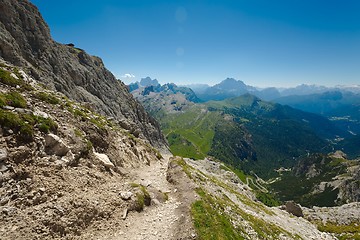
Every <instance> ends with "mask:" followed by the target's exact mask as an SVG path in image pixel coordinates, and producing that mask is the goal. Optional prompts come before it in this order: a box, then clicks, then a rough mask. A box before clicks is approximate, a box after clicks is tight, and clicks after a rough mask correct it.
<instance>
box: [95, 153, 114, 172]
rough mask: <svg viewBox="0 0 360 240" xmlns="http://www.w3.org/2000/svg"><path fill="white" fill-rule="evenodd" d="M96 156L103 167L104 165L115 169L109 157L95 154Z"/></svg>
mask: <svg viewBox="0 0 360 240" xmlns="http://www.w3.org/2000/svg"><path fill="white" fill-rule="evenodd" d="M94 155H95V157H96V159H97V160H98V161H100V163H101V164H102V165H104V167H107V168H110V169H112V168H115V165H114V164H113V163H112V162H111V161H110V159H109V157H108V156H107V155H106V154H103V153H97V152H95V153H94Z"/></svg>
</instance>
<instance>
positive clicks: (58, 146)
mask: <svg viewBox="0 0 360 240" xmlns="http://www.w3.org/2000/svg"><path fill="white" fill-rule="evenodd" d="M69 150H70V149H69V147H68V146H66V144H65V143H64V142H63V141H62V140H61V138H60V137H58V136H57V135H55V134H52V133H50V134H48V135H46V136H45V152H46V153H47V154H49V155H56V156H60V157H62V156H65V155H66V154H67V153H68V152H69Z"/></svg>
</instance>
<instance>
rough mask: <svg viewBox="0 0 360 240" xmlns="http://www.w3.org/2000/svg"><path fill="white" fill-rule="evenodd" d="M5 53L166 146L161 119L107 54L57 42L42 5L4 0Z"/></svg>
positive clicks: (0, 50)
mask: <svg viewBox="0 0 360 240" xmlns="http://www.w3.org/2000/svg"><path fill="white" fill-rule="evenodd" d="M0 58H3V59H4V60H5V61H8V62H10V63H12V64H14V65H17V66H20V67H23V68H26V69H27V70H28V73H30V74H31V75H32V76H33V77H34V78H35V79H37V80H40V81H41V82H42V83H44V84H45V85H46V86H47V87H49V88H50V89H52V90H57V91H60V92H62V93H64V94H65V95H66V96H67V97H69V98H71V99H73V100H76V101H78V102H87V103H88V104H89V105H91V106H92V107H94V108H95V109H96V110H97V111H98V112H99V113H101V114H105V115H107V116H110V117H113V118H115V119H116V120H118V121H121V122H122V123H123V125H124V126H127V127H128V128H129V129H128V130H129V131H130V132H136V133H137V135H139V137H141V138H143V139H147V140H148V141H149V142H150V143H151V144H152V145H153V146H155V147H158V148H163V149H166V148H167V147H166V146H167V143H166V140H165V139H164V137H163V135H162V133H161V131H160V128H159V126H158V123H157V122H156V121H155V120H154V119H153V118H152V117H150V116H149V115H148V114H147V113H146V112H145V110H144V108H143V107H142V106H141V105H140V104H139V103H138V102H137V101H135V100H134V99H133V98H132V96H131V94H130V93H129V92H128V89H127V87H126V86H125V85H124V84H123V83H122V82H121V81H119V80H117V79H116V78H115V77H114V75H113V74H112V73H111V72H110V71H108V70H107V69H106V68H105V67H104V64H103V62H102V60H101V59H100V58H98V57H95V56H90V55H88V54H87V53H86V52H85V51H83V50H82V49H78V48H75V47H74V46H73V45H70V44H69V45H64V44H60V43H57V42H55V41H54V40H53V39H52V38H51V35H50V30H49V28H48V26H47V24H46V23H45V22H44V20H43V18H42V17H41V15H40V13H39V11H38V10H37V8H36V7H35V6H34V5H33V4H31V3H30V2H29V1H28V0H2V1H1V3H0Z"/></svg>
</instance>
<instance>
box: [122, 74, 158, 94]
mask: <svg viewBox="0 0 360 240" xmlns="http://www.w3.org/2000/svg"><path fill="white" fill-rule="evenodd" d="M158 85H160V84H159V82H158V81H157V79H151V78H150V77H146V78H142V79H141V80H140V82H135V83H130V84H129V86H128V87H129V91H130V92H132V91H134V90H136V89H139V88H141V87H149V86H154V87H156V86H158Z"/></svg>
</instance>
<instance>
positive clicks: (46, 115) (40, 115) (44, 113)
mask: <svg viewBox="0 0 360 240" xmlns="http://www.w3.org/2000/svg"><path fill="white" fill-rule="evenodd" d="M33 114H34V115H35V116H38V117H42V118H46V119H47V118H49V114H47V113H46V112H43V111H40V110H38V109H37V110H35V111H34V113H33Z"/></svg>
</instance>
